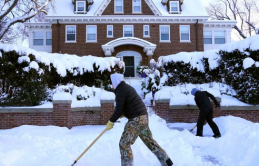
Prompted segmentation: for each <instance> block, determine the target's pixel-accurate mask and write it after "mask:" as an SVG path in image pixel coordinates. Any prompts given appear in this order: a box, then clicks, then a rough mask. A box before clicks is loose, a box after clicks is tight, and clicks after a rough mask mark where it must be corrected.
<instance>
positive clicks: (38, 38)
mask: <svg viewBox="0 0 259 166" xmlns="http://www.w3.org/2000/svg"><path fill="white" fill-rule="evenodd" d="M34 33H42V38H35V37H34ZM44 34H45V32H44V31H34V32H33V43H32V44H33V46H44V40H45V39H44ZM34 40H42V45H35V44H34Z"/></svg>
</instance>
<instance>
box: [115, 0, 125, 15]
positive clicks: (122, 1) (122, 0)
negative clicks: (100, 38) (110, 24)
mask: <svg viewBox="0 0 259 166" xmlns="http://www.w3.org/2000/svg"><path fill="white" fill-rule="evenodd" d="M121 3H122V11H121V12H117V11H116V0H114V14H122V13H124V0H121Z"/></svg>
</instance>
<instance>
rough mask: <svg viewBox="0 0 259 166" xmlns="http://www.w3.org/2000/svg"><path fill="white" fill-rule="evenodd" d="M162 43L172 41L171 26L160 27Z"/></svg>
mask: <svg viewBox="0 0 259 166" xmlns="http://www.w3.org/2000/svg"><path fill="white" fill-rule="evenodd" d="M160 41H167V42H168V41H170V26H169V25H160Z"/></svg>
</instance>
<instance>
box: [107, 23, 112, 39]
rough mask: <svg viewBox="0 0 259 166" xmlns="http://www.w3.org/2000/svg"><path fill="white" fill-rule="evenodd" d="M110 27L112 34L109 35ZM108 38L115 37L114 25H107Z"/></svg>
mask: <svg viewBox="0 0 259 166" xmlns="http://www.w3.org/2000/svg"><path fill="white" fill-rule="evenodd" d="M109 27H111V32H112V35H109ZM107 38H113V25H107Z"/></svg>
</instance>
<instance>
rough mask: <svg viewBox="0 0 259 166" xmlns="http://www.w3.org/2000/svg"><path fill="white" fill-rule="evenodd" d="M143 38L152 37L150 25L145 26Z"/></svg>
mask: <svg viewBox="0 0 259 166" xmlns="http://www.w3.org/2000/svg"><path fill="white" fill-rule="evenodd" d="M143 37H150V35H149V25H144V26H143Z"/></svg>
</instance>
